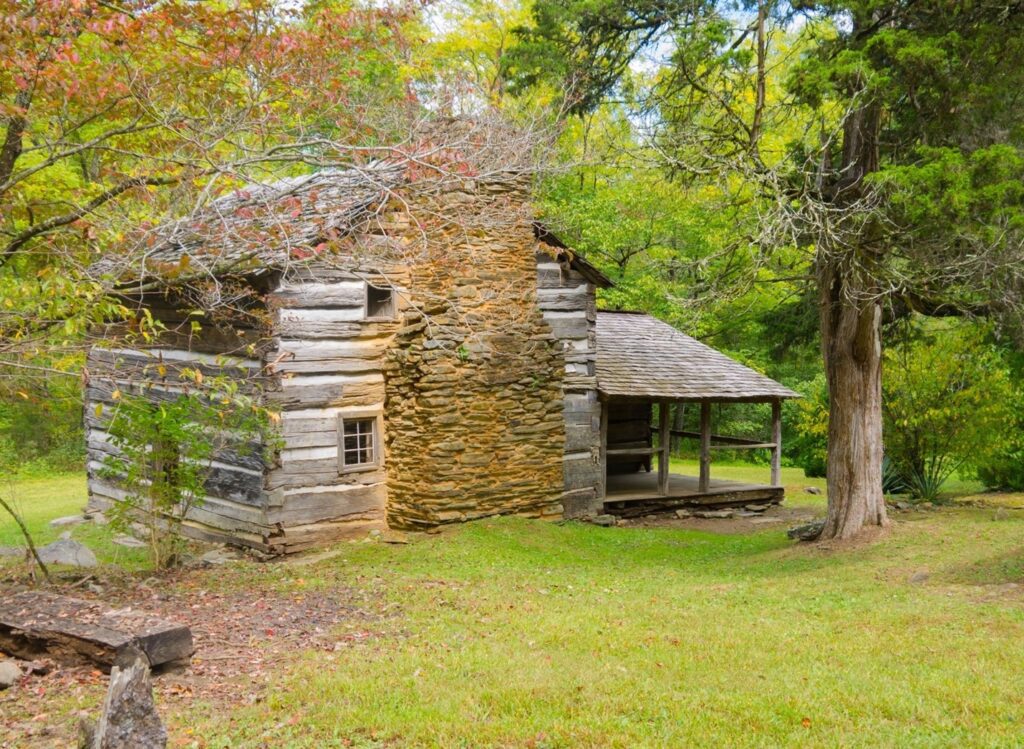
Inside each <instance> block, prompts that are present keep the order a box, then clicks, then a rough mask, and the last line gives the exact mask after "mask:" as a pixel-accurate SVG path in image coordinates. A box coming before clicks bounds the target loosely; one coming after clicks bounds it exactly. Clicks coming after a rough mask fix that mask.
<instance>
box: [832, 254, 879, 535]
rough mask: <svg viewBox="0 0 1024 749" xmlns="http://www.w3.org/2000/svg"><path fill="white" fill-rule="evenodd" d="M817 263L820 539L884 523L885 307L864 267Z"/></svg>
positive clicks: (856, 531) (857, 531)
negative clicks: (824, 426) (824, 487)
mask: <svg viewBox="0 0 1024 749" xmlns="http://www.w3.org/2000/svg"><path fill="white" fill-rule="evenodd" d="M843 265H845V264H840V263H837V262H835V261H834V260H833V261H828V260H826V261H824V262H821V263H819V268H818V276H819V283H820V300H819V301H820V307H821V309H820V312H821V345H822V351H823V354H824V359H825V372H826V375H827V378H828V392H829V427H828V469H827V470H828V517H827V519H826V521H825V527H824V528H823V529H822V532H821V536H820V538H821V539H832V538H840V539H847V538H853V537H854V536H856V535H857V534H858V533H860V531H861V530H862V529H863V528H864V527H865V526H885V525H888V522H889V521H888V519H887V517H886V512H885V497H884V495H883V494H882V340H881V322H882V310H881V306H880V304H879V303H878V301H877V300H875V299H872V298H871V295H870V294H869V293H867V292H868V291H869V289H859V288H852V287H853V286H854V285H856V284H857V282H858V280H859V275H860V274H859V273H857V272H856V271H853V272H852V273H851V272H850V269H849V268H848V267H847V268H844V267H843Z"/></svg>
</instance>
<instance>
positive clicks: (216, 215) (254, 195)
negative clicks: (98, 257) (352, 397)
mask: <svg viewBox="0 0 1024 749" xmlns="http://www.w3.org/2000/svg"><path fill="white" fill-rule="evenodd" d="M401 181H402V171H401V170H400V169H398V168H396V167H395V166H393V165H374V166H368V167H364V168H361V169H346V170H338V169H325V170H323V171H319V172H316V173H313V174H307V175H303V176H299V177H288V178H285V179H281V180H277V181H276V182H272V183H269V184H248V185H245V186H244V187H240V188H239V189H237V190H233V191H231V192H230V193H228V194H226V195H224V196H222V197H219V198H217V199H216V200H214V201H212V202H210V203H209V204H207V205H206V206H204V207H203V208H201V209H199V210H196V211H194V212H192V213H190V214H188V215H186V216H183V217H181V218H179V219H176V220H174V221H170V222H168V223H166V224H162V225H160V226H157V227H154V228H152V229H150V230H148V231H147V232H145V233H143V234H142V235H141V236H140V237H138V238H137V239H136V241H137V249H136V250H135V251H134V252H129V253H126V255H125V256H124V257H121V258H118V259H107V260H105V261H101V263H98V264H97V265H96V266H95V267H94V271H97V272H100V273H110V274H112V275H114V276H115V277H118V278H120V279H122V280H126V281H133V280H138V279H143V278H154V277H164V278H171V279H173V280H176V281H181V280H185V279H187V278H192V277H203V276H206V277H218V276H223V275H241V274H248V273H254V272H255V273H259V272H262V271H263V270H266V269H267V268H275V267H277V268H280V267H283V266H284V265H286V264H289V263H292V262H296V261H299V260H302V259H304V258H308V257H309V256H310V255H312V254H313V252H314V251H315V248H316V247H317V245H318V244H319V243H321V242H325V241H330V240H333V239H338V238H340V237H344V236H346V235H347V234H349V233H350V232H351V231H352V230H353V229H354V228H356V227H357V226H358V225H359V224H360V223H362V222H365V221H366V220H367V219H369V218H371V217H372V216H373V211H374V209H375V207H376V206H378V205H380V204H381V203H382V202H383V201H384V200H385V199H386V198H387V196H388V194H389V193H390V191H391V190H392V189H394V188H395V187H396V186H397V185H398V184H399V183H400V182H401Z"/></svg>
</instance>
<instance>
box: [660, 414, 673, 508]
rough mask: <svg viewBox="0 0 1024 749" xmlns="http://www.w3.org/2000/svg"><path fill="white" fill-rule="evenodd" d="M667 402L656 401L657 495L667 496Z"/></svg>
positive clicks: (669, 439) (669, 441)
mask: <svg viewBox="0 0 1024 749" xmlns="http://www.w3.org/2000/svg"><path fill="white" fill-rule="evenodd" d="M671 429H672V424H671V422H670V421H669V402H668V401H658V493H659V494H661V495H662V496H667V495H668V481H669V458H670V457H671V455H672V435H671Z"/></svg>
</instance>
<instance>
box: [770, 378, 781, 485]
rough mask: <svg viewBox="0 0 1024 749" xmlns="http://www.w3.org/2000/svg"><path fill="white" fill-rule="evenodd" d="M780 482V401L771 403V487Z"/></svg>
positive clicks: (776, 400)
mask: <svg viewBox="0 0 1024 749" xmlns="http://www.w3.org/2000/svg"><path fill="white" fill-rule="evenodd" d="M781 482H782V401H781V400H779V399H778V398H776V399H775V400H773V401H772V486H779V485H780V483H781Z"/></svg>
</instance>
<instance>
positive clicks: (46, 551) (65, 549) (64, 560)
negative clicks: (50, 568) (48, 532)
mask: <svg viewBox="0 0 1024 749" xmlns="http://www.w3.org/2000/svg"><path fill="white" fill-rule="evenodd" d="M39 558H40V559H41V560H43V564H67V565H70V566H72V567H95V566H96V555H95V554H93V553H92V551H91V550H90V549H89V547H88V546H85V545H84V544H80V543H78V541H72V540H71V539H69V538H62V539H60V540H59V541H54V542H53V543H52V544H47V545H46V546H43V547H42V548H40V549H39Z"/></svg>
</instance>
